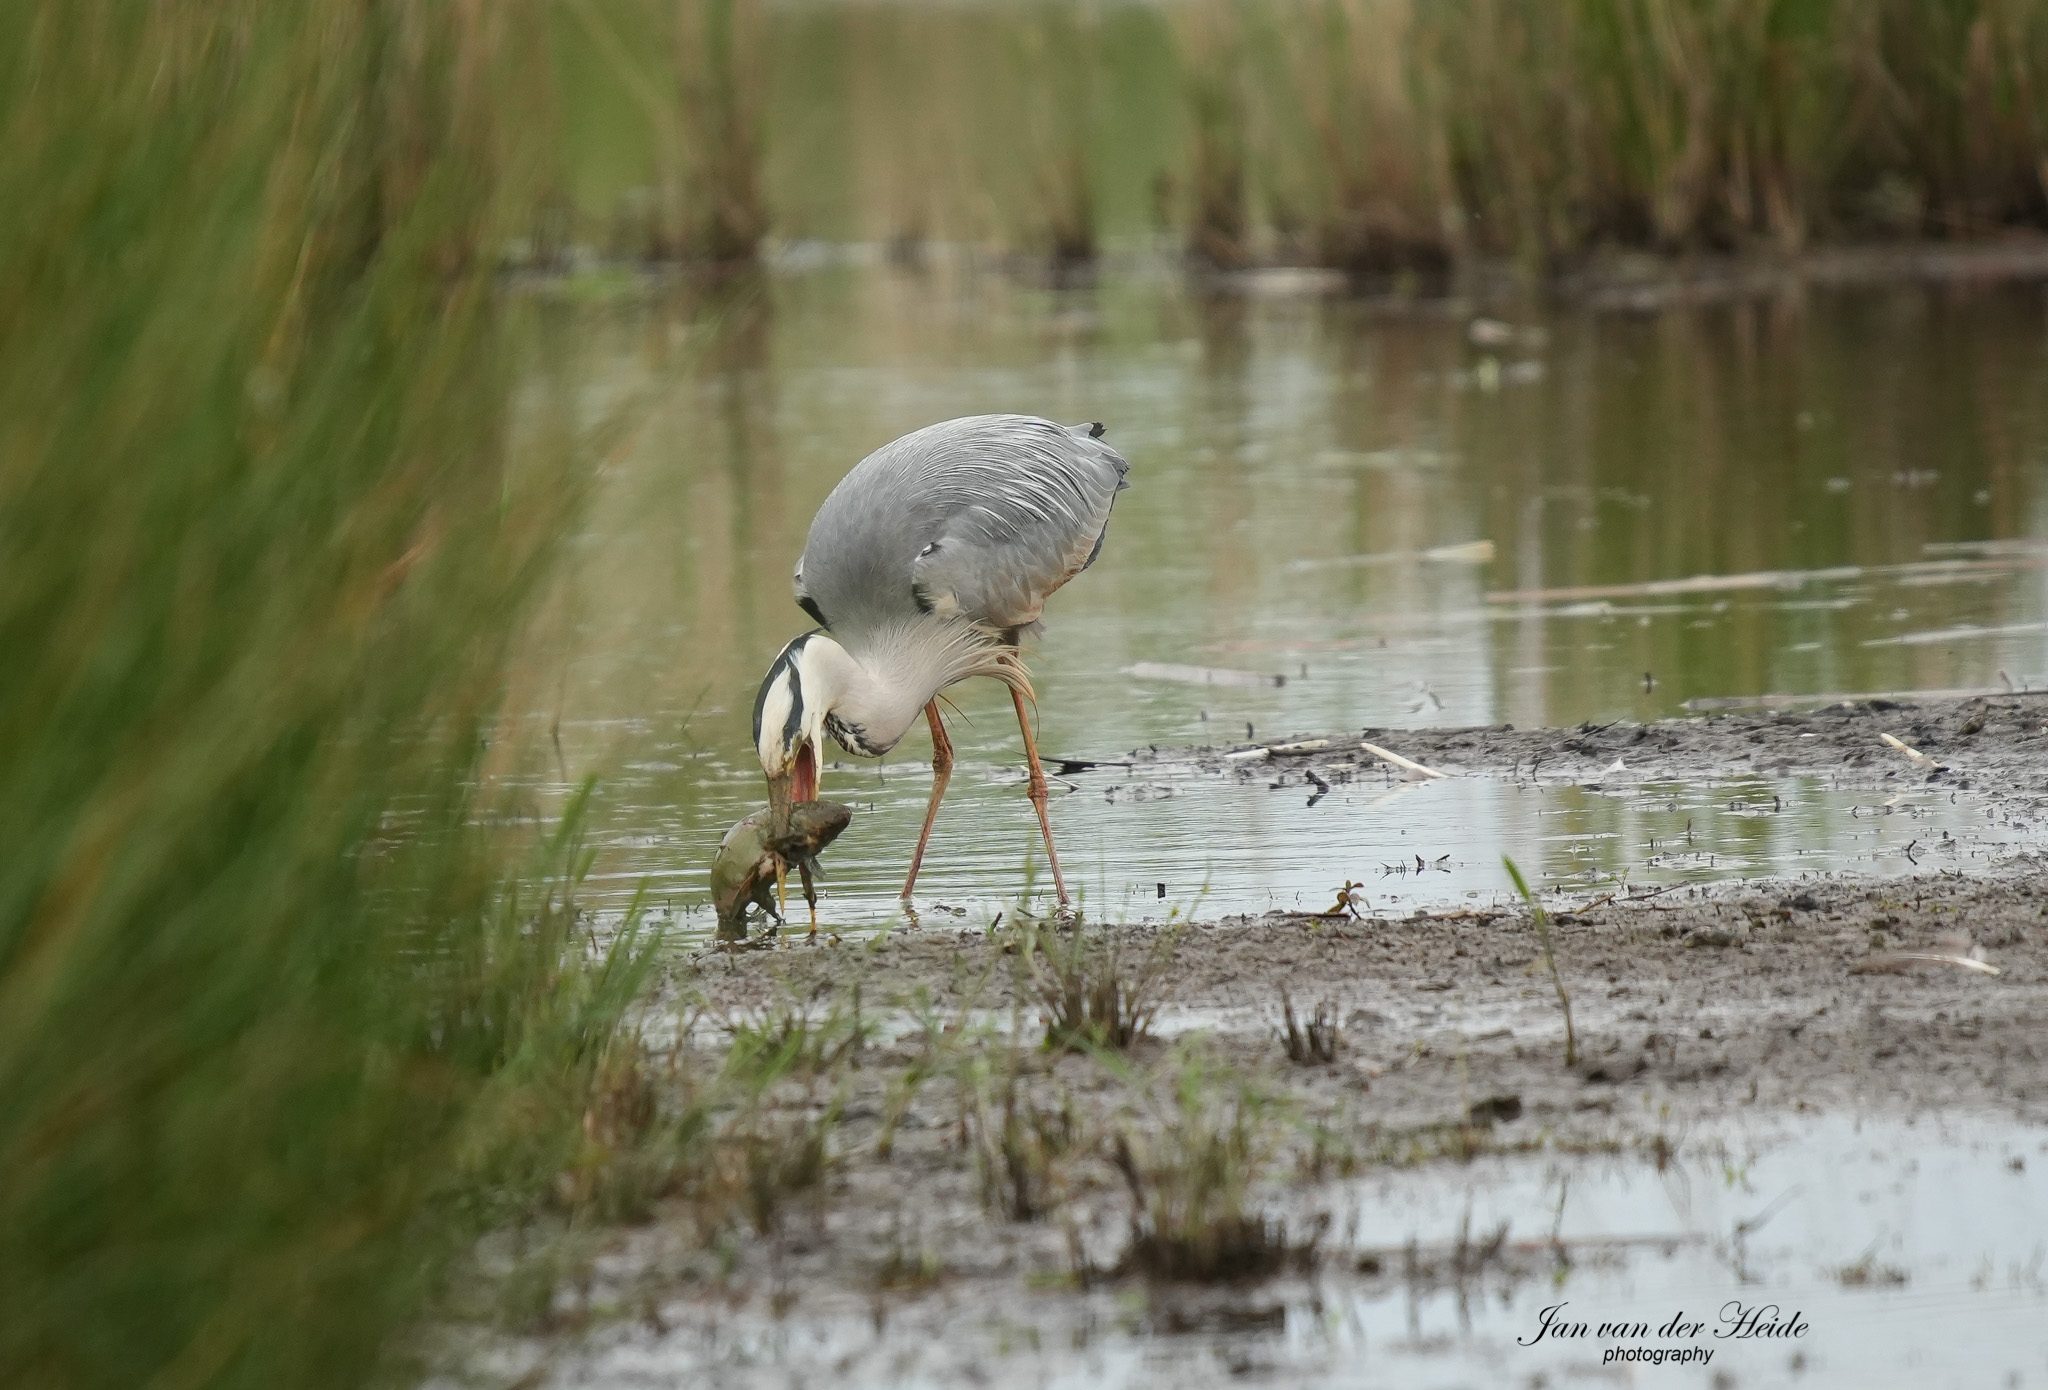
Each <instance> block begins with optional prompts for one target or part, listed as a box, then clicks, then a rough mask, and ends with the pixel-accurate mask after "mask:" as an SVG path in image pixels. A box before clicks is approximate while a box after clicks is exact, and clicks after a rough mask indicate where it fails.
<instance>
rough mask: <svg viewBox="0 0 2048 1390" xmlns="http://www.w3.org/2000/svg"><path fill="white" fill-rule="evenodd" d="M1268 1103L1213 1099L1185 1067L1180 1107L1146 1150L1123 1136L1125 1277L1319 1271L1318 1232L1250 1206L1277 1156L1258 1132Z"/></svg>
mask: <svg viewBox="0 0 2048 1390" xmlns="http://www.w3.org/2000/svg"><path fill="white" fill-rule="evenodd" d="M1269 1109H1270V1106H1269V1104H1268V1103H1267V1102H1266V1101H1264V1100H1263V1099H1262V1098H1261V1097H1259V1096H1257V1095H1256V1094H1254V1093H1252V1092H1250V1091H1248V1090H1243V1089H1240V1090H1239V1091H1238V1092H1237V1094H1235V1095H1234V1096H1232V1097H1231V1098H1230V1099H1229V1100H1227V1101H1219V1100H1217V1099H1215V1098H1213V1097H1212V1096H1210V1095H1209V1094H1208V1087H1207V1083H1206V1081H1205V1078H1204V1077H1203V1076H1202V1074H1201V1072H1200V1071H1199V1069H1197V1068H1196V1067H1195V1066H1194V1065H1193V1064H1192V1063H1190V1064H1188V1065H1186V1066H1184V1067H1183V1069H1182V1071H1181V1075H1180V1078H1179V1084H1178V1088H1177V1092H1176V1110H1175V1113H1174V1114H1173V1115H1172V1116H1171V1118H1170V1119H1169V1120H1168V1121H1167V1123H1166V1124H1165V1125H1164V1126H1163V1127H1162V1128H1161V1129H1160V1130H1159V1132H1158V1137H1157V1140H1156V1142H1155V1144H1154V1145H1153V1146H1152V1148H1151V1149H1150V1150H1149V1151H1147V1152H1143V1153H1141V1152H1140V1151H1138V1150H1137V1149H1135V1148H1134V1147H1133V1145H1132V1143H1131V1140H1130V1137H1129V1136H1128V1135H1127V1134H1119V1135H1118V1136H1117V1138H1116V1141H1115V1144H1114V1146H1113V1147H1112V1149H1111V1155H1110V1156H1111V1161H1112V1162H1113V1163H1114V1165H1115V1167H1116V1170H1117V1172H1118V1173H1119V1175H1121V1176H1122V1178H1123V1180H1124V1185H1125V1187H1126V1188H1127V1190H1128V1191H1129V1193H1130V1197H1131V1207H1132V1213H1131V1230H1130V1237H1129V1240H1128V1242H1127V1244H1126V1246H1125V1248H1124V1252H1123V1255H1122V1257H1121V1258H1120V1259H1119V1260H1118V1262H1117V1265H1116V1272H1117V1273H1119V1274H1141V1275H1144V1276H1146V1277H1148V1278H1153V1279H1160V1280H1167V1281H1173V1282H1184V1283H1228V1282H1237V1281H1245V1280H1256V1279H1265V1278H1269V1277H1271V1276H1273V1275H1275V1274H1279V1273H1282V1272H1283V1271H1286V1270H1289V1269H1305V1268H1308V1267H1310V1266H1311V1265H1313V1263H1314V1261H1315V1257H1316V1250H1317V1246H1318V1244H1319V1242H1320V1232H1319V1231H1318V1232H1315V1233H1312V1234H1309V1235H1307V1236H1301V1235H1299V1234H1297V1233H1296V1232H1294V1231H1292V1230H1291V1229H1290V1228H1289V1226H1288V1224H1287V1222H1286V1221H1285V1220H1283V1219H1282V1218H1280V1217H1277V1216H1272V1215H1268V1214H1266V1213H1263V1212H1260V1211H1258V1210H1256V1209H1255V1208H1254V1206H1253V1205H1252V1188H1253V1185H1254V1184H1255V1183H1256V1182H1257V1181H1258V1179H1259V1178H1260V1176H1261V1175H1262V1173H1263V1172H1264V1170H1265V1168H1266V1167H1267V1166H1268V1165H1269V1163H1270V1161H1271V1158H1272V1152H1271V1144H1270V1142H1269V1139H1268V1136H1267V1135H1266V1133H1265V1131H1264V1129H1263V1128H1262V1126H1263V1122H1264V1121H1265V1120H1266V1119H1267V1118H1268V1110H1269Z"/></svg>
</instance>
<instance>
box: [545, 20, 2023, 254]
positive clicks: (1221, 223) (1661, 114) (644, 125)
mask: <svg viewBox="0 0 2048 1390" xmlns="http://www.w3.org/2000/svg"><path fill="white" fill-rule="evenodd" d="M570 9H571V10H572V11H574V12H576V13H580V14H584V15H593V14H601V15H602V16H603V24H604V26H606V29H605V36H601V41H600V40H599V39H593V37H592V35H591V33H590V32H586V28H587V26H580V25H579V24H577V23H565V24H563V25H560V26H558V33H559V36H560V37H561V40H562V43H561V57H562V60H563V70H564V78H565V80H564V88H563V95H562V101H563V106H564V111H565V115H566V117H567V118H568V125H569V128H570V129H571V130H572V131H574V132H575V133H576V139H575V142H574V144H573V146H572V149H573V156H572V158H571V160H570V161H569V164H570V166H571V167H572V169H573V170H574V171H575V172H574V178H575V180H576V195H577V198H578V201H579V202H580V204H581V205H582V207H583V209H584V211H585V214H586V217H587V218H588V219H589V220H590V221H591V222H592V223H594V224H602V223H603V222H604V220H605V219H606V218H608V217H611V216H613V215H614V214H615V213H617V212H618V211H619V210H620V209H621V208H624V209H626V210H627V214H628V215H627V220H629V221H630V220H633V219H635V218H638V217H640V216H641V215H642V212H643V210H644V209H645V207H646V206H647V205H648V203H649V201H650V198H651V200H652V201H653V203H655V204H656V205H659V206H663V207H672V206H673V207H680V209H681V212H680V216H681V218H682V222H681V224H680V225H682V226H684V227H687V228H690V229H692V231H691V233H690V235H689V236H688V237H687V238H685V239H684V242H685V244H682V245H680V246H676V247H673V248H672V249H675V250H677V251H679V253H680V254H682V255H684V256H685V257H689V258H696V259H705V260H716V259H727V258H734V257H743V256H745V255H747V254H751V249H752V248H753V247H754V246H756V245H758V242H759V237H760V235H761V233H762V231H763V230H764V229H765V228H766V227H767V226H768V225H769V224H770V223H773V224H774V225H775V226H776V227H777V228H778V229H779V230H782V231H786V232H789V233H792V234H795V235H802V236H823V237H828V238H832V237H838V238H859V237H872V238H898V237H904V236H908V237H913V238H915V237H920V236H926V235H930V236H939V237H954V238H964V239H969V240H975V241H988V242H995V243H998V244H1001V245H1004V246H1007V247H1009V248H1012V249H1019V250H1026V251H1031V252H1034V253H1038V254H1050V255H1052V256H1054V257H1055V258H1060V259H1065V260H1079V259H1085V258H1087V257H1089V256H1092V255H1093V254H1095V252H1096V250H1097V249H1098V248H1099V247H1102V246H1105V245H1113V244H1114V243H1116V242H1117V241H1118V240H1119V239H1122V240H1125V241H1127V242H1128V241H1130V240H1132V239H1135V238H1138V237H1141V236H1150V235H1152V234H1154V233H1155V232H1157V231H1158V230H1159V226H1158V223H1159V220H1160V215H1161V213H1162V212H1163V213H1165V215H1166V216H1167V217H1169V218H1170V219H1171V220H1172V222H1173V224H1174V230H1175V232H1176V233H1177V238H1178V240H1179V241H1180V242H1181V244H1182V245H1183V246H1185V247H1186V248H1187V250H1188V251H1189V252H1190V254H1191V256H1192V257H1193V258H1194V259H1195V260H1196V261H1198V262H1201V263H1204V264H1209V265H1220V266H1231V265H1237V264H1241V263H1244V262H1246V261H1252V260H1262V259H1268V260H1271V259H1277V260H1288V261H1305V262H1310V263H1315V264H1321V265H1328V266H1333V267H1337V268H1340V269H1343V270H1346V271H1350V272H1355V273H1357V274H1360V275H1368V276H1375V277H1395V278H1401V277H1407V278H1415V277H1424V278H1428V279H1436V278H1441V277H1442V276H1444V275H1446V274H1448V273H1449V272H1451V271H1453V270H1455V269H1456V268H1457V267H1458V266H1460V265H1466V264H1471V263H1473V262H1475V261H1480V260H1489V261H1498V260H1503V259H1506V260H1513V261H1518V262H1520V263H1522V264H1523V265H1525V266H1526V267H1528V268H1529V269H1530V270H1531V271H1532V272H1539V273H1540V272H1547V271H1550V270H1556V269H1563V268H1567V267H1568V266H1569V265H1571V264H1572V263H1574V262H1577V261H1581V260H1583V259H1585V258H1588V257H1592V256H1597V255H1599V254H1602V253H1606V252H1611V251H1615V250H1651V251H1656V252H1660V253H1667V254H1669V253H1685V252H1691V251H1699V250H1723V249H1737V250H1749V251H1761V252H1766V253H1771V252H1779V251H1787V250H1795V249H1798V248H1801V247H1804V246H1808V245H1812V244H1816V243H1841V242H1845V241H1859V240H1869V239H1874V238H1898V237H1933V238H1970V237H1984V236H1994V235H1998V234H2000V233H2001V232H2004V231H2008V230H2010V229H2012V228H2016V227H2024V228H2032V229H2034V230H2037V231H2039V230H2044V229H2048V0H1433V2H1432V3H1419V0H1296V2H1295V3H1289V4H1286V5H1265V4H1255V3H1250V2H1249V0H1176V3H1174V4H1172V5H1169V6H1160V7H1156V8H1155V7H1151V6H1143V5H1121V4H1102V3H1098V0H1010V3H1003V4H992V5H977V6H949V5H942V6H927V5H921V4H918V3H915V0H844V3H837V4H832V5H787V6H770V5H766V4H763V3H761V2H760V0H719V3H716V4H703V5H698V6H685V7H683V9H684V11H685V12H687V13H688V14H690V15H692V16H695V17H696V18H695V19H694V20H693V21H692V24H691V25H690V26H680V27H679V26H678V24H677V22H676V21H675V19H674V11H673V7H665V6H662V5H659V4H653V3H651V2H650V3H644V4H637V5H622V6H615V7H603V8H600V7H598V6H596V5H595V4H593V3H592V0H578V3H577V4H576V5H573V6H571V7H570ZM686 31H687V32H686ZM672 34H673V35H674V37H673V38H671V37H670V35H672ZM631 240H632V239H631V238H627V239H626V241H625V242H624V243H623V244H628V245H630V244H631Z"/></svg>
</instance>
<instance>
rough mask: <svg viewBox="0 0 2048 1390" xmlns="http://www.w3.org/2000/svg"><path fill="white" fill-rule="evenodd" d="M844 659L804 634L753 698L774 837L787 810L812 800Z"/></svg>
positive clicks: (827, 641) (825, 642) (821, 636)
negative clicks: (827, 725)
mask: <svg viewBox="0 0 2048 1390" xmlns="http://www.w3.org/2000/svg"><path fill="white" fill-rule="evenodd" d="M844 655H845V654H844V653H843V652H842V651H841V650H840V647H839V644H838V643H837V642H834V641H833V640H832V639H831V638H830V637H829V636H827V635H826V634H825V633H823V632H807V633H805V634H804V635H803V636H801V637H799V638H797V639H796V640H795V641H793V642H791V643H790V644H789V645H788V646H786V647H784V648H783V649H782V653H781V655H779V656H777V657H776V658H775V664H774V665H772V666H770V667H769V668H768V675H767V677H766V678H765V679H763V680H762V682H761V692H760V694H758V695H756V696H755V697H754V748H755V751H756V752H758V753H759V754H760V755H761V771H762V772H764V773H766V774H767V777H768V807H769V812H770V815H769V820H770V825H771V828H772V831H773V833H775V834H778V835H779V834H782V833H784V832H785V831H787V829H788V827H789V808H790V807H791V806H794V805H796V804H797V803H799V802H804V801H815V800H817V797H818V765H819V753H820V749H821V745H822V744H823V742H824V737H825V716H826V714H827V713H829V712H830V711H831V709H832V706H833V704H834V702H835V701H837V699H838V698H839V695H840V686H841V684H842V681H841V679H840V666H841V663H842V661H843V659H844ZM835 657H837V658H840V660H834V658H835Z"/></svg>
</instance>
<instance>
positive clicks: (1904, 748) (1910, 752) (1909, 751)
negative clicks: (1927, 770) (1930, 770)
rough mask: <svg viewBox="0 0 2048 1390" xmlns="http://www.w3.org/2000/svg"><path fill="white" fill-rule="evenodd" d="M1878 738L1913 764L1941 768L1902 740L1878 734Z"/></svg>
mask: <svg viewBox="0 0 2048 1390" xmlns="http://www.w3.org/2000/svg"><path fill="white" fill-rule="evenodd" d="M1878 737H1879V738H1881V739H1883V740H1884V741H1885V742H1886V743H1888V744H1890V745H1891V746H1892V747H1894V748H1896V749H1898V750H1899V751H1900V752H1901V753H1904V754H1905V755H1906V756H1907V757H1909V758H1911V759H1912V760H1913V761H1914V762H1916V763H1918V764H1920V765H1921V766H1922V767H1940V766H1941V764H1940V763H1938V762H1936V761H1935V760H1934V759H1932V758H1930V757H1928V756H1927V755H1926V754H1925V753H1923V752H1921V751H1920V750H1919V749H1917V748H1915V747H1913V745H1911V744H1910V743H1907V742H1905V741H1904V740H1902V739H1896V738H1893V737H1892V736H1891V735H1890V734H1879V735H1878Z"/></svg>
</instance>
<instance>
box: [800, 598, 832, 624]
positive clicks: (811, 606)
mask: <svg viewBox="0 0 2048 1390" xmlns="http://www.w3.org/2000/svg"><path fill="white" fill-rule="evenodd" d="M796 606H797V607H799V608H801V609H803V610H804V612H806V613H808V614H810V615H811V621H812V622H814V623H816V624H817V625H818V626H819V627H830V626H832V624H831V623H829V622H827V621H825V610H824V609H822V608H820V607H818V601H817V600H816V599H814V598H812V597H811V596H810V595H809V594H805V595H804V596H803V597H802V598H800V599H798V600H797V601H796Z"/></svg>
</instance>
